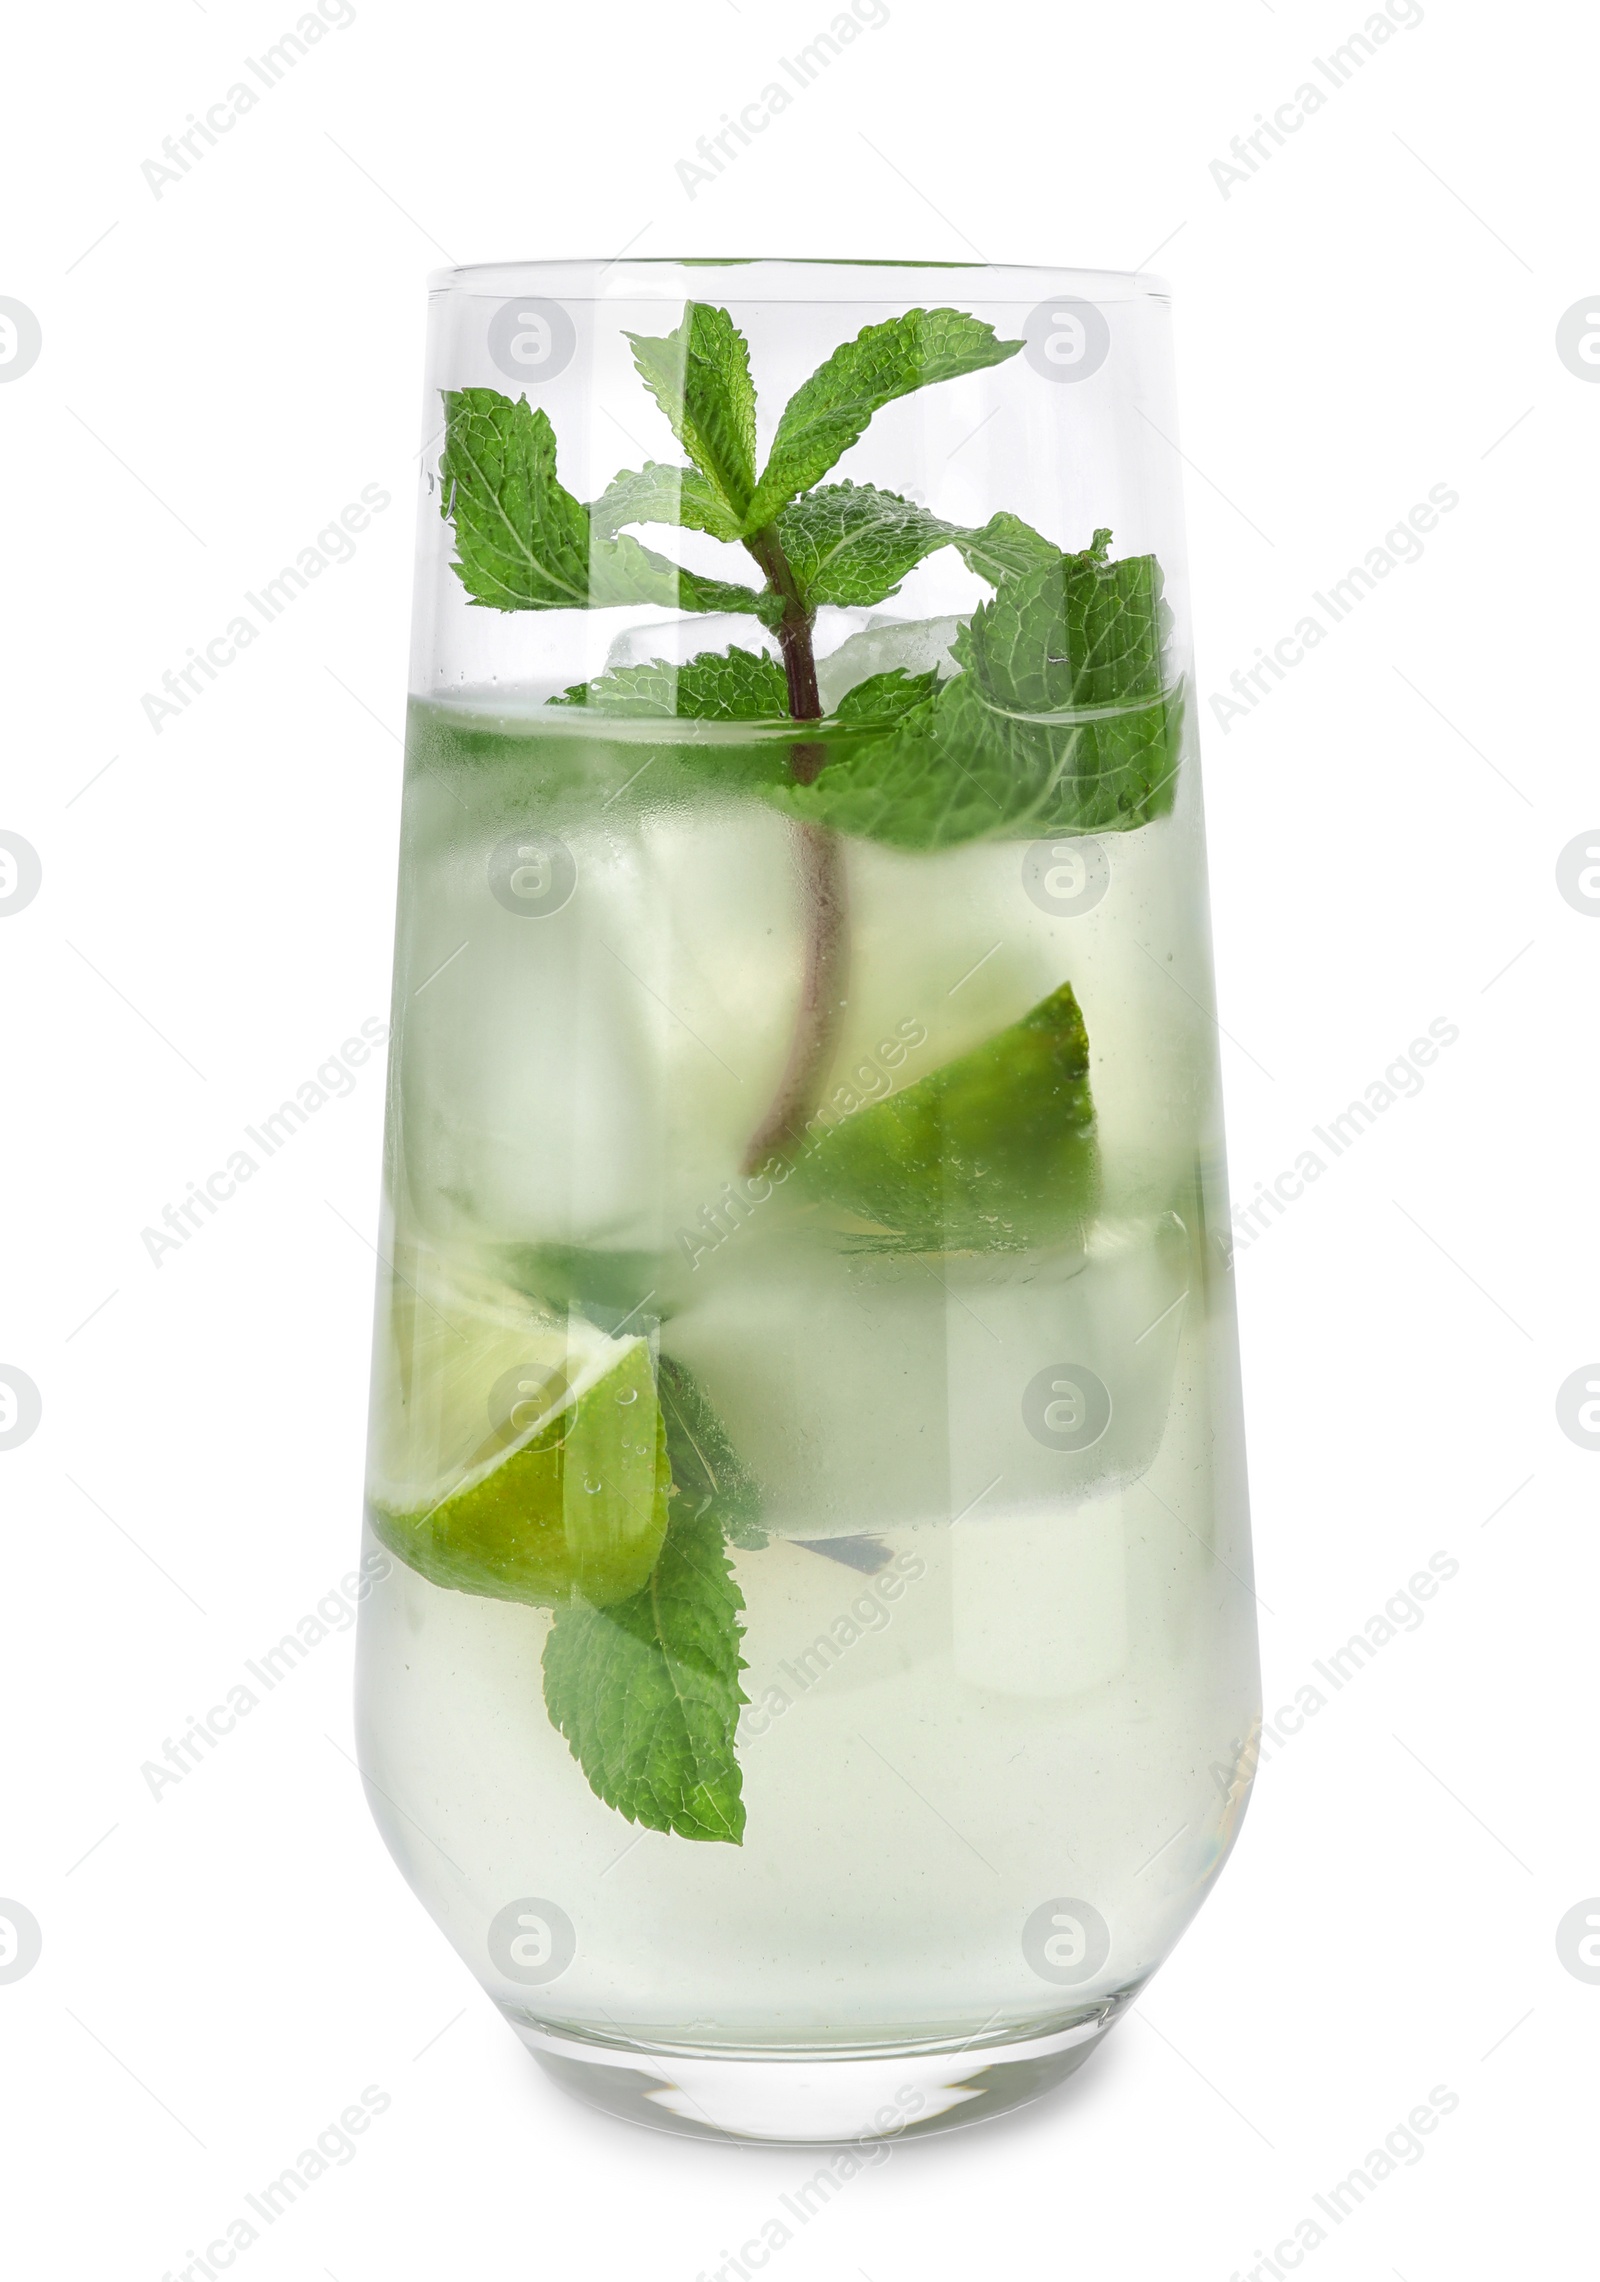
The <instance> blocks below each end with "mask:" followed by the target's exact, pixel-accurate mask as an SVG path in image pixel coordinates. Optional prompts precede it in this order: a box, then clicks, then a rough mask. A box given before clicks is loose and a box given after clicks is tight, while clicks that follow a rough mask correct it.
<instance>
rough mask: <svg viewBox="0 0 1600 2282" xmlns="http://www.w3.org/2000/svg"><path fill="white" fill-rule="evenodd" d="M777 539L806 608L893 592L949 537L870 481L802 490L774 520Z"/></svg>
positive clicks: (949, 530) (920, 510) (944, 528)
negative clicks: (790, 504)
mask: <svg viewBox="0 0 1600 2282" xmlns="http://www.w3.org/2000/svg"><path fill="white" fill-rule="evenodd" d="M778 537H779V539H780V541H781V542H782V546H783V551H784V553H785V555H787V557H788V559H789V567H790V569H791V570H792V571H793V572H794V575H795V581H796V583H797V585H798V586H799V589H800V593H801V597H802V599H803V600H804V602H805V603H806V605H807V606H808V607H809V608H812V609H814V608H815V607H816V606H817V605H818V604H819V603H823V602H834V603H841V604H844V605H847V606H848V605H856V606H860V605H863V604H866V603H870V602H883V601H886V600H887V599H888V597H889V596H890V595H891V594H894V593H895V592H896V591H897V590H898V588H899V585H900V581H901V580H902V579H903V578H904V577H905V575H906V573H907V572H908V571H911V570H914V569H915V568H916V566H917V564H918V563H920V562H921V561H922V559H923V557H924V556H925V555H931V554H933V553H934V552H935V550H936V549H938V548H940V547H943V546H948V544H949V543H950V541H951V540H952V539H953V538H955V537H956V531H955V528H954V526H953V525H952V524H949V523H943V522H941V521H940V519H939V517H938V516H937V515H930V514H929V512H928V510H927V509H926V508H925V507H918V506H917V505H916V503H915V502H914V501H912V500H910V499H901V498H900V497H899V496H898V495H897V494H896V493H895V492H892V491H879V490H877V489H876V488H875V486H874V485H872V484H870V483H863V484H854V483H831V484H825V485H823V486H822V487H821V488H820V489H819V490H816V491H808V492H807V493H806V494H805V496H804V498H802V499H797V500H796V501H795V502H794V504H793V505H792V506H790V507H786V508H785V509H784V510H783V512H782V514H781V515H780V516H779V517H778Z"/></svg>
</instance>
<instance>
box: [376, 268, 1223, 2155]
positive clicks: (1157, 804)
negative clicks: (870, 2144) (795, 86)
mask: <svg viewBox="0 0 1600 2282" xmlns="http://www.w3.org/2000/svg"><path fill="white" fill-rule="evenodd" d="M1173 433H1174V412H1173V404H1172V379H1171V370H1170V354H1169V340H1168V307H1167V300H1166V295H1165V293H1164V291H1163V290H1162V288H1161V287H1160V286H1159V285H1158V284H1157V283H1155V282H1153V281H1151V280H1150V279H1147V278H1141V277H1127V276H1114V275H1106V274H1091V273H1086V272H1073V271H1066V270H1051V269H1037V270H1030V269H995V268H981V267H976V266H970V267H969V266H960V265H955V266H942V265H941V266H931V265H929V266H922V265H918V266H895V265H887V264H862V265H854V264H831V263H830V264H820V263H804V262H743V263H741V262H727V263H721V262H709V263H708V262H697V263H682V264H679V263H671V262H661V263H650V262H634V261H617V262H609V263H586V262H570V263H555V264H548V265H533V264H529V265H521V264H518V265H513V266H508V267H489V268H479V269H468V270H458V271H452V272H449V273H447V274H445V275H444V276H442V277H441V278H439V279H438V280H437V281H436V283H435V287H434V292H433V300H432V316H431V324H430V331H429V372H428V385H427V395H426V410H425V435H426V438H427V442H426V448H425V451H424V454H423V461H422V466H423V476H424V496H423V500H422V508H421V519H420V551H419V558H418V566H417V587H416V593H417V615H416V641H415V655H414V668H413V677H412V685H411V687H412V696H411V711H410V731H409V737H408V742H407V749H406V782H405V803H404V822H403V830H402V853H401V870H400V889H399V919H398V941H397V949H396V961H395V983H394V1016H393V1041H392V1048H391V1064H390V1082H389V1113H388V1133H387V1148H386V1188H385V1234H384V1238H383V1244H382V1252H383V1258H384V1263H385V1265H384V1270H383V1273H382V1276H381V1280H380V1290H379V1297H378V1309H377V1329H376V1353H375V1365H374V1376H373V1403H372V1431H371V1452H370V1467H369V1478H368V1487H367V1530H368V1546H367V1574H368V1577H369V1578H370V1579H371V1580H372V1589H371V1591H370V1593H369V1595H368V1597H367V1599H366V1601H365V1604H364V1607H363V1611H362V1623H361V1634H360V1655H359V1673H360V1677H359V1721H360V1731H361V1751H362V1762H363V1766H364V1768H365V1770H366V1774H367V1777H368V1781H369V1790H370V1795H371V1800H372V1807H373V1812H374V1814H375V1815H376V1817H377V1820H378V1822H379V1825H380V1827H381V1828H382V1831H383V1834H384V1837H385V1839H386V1841H387V1843H388V1845H389V1847H390V1849H391V1851H392V1852H393V1854H394V1856H395V1859H396V1860H397V1862H398V1863H399V1864H400V1867H401V1869H402V1870H403V1872H404V1873H405V1876H406V1877H407V1879H408V1880H409V1881H410V1883H411V1885H412V1887H413V1889H414V1890H415V1892H416V1893H417V1895H418V1896H419V1898H420V1899H421V1901H422V1902H423V1904H424V1906H425V1907H426V1908H427V1909H428V1910H429V1912H430V1913H431V1914H432V1916H433V1917H434V1918H435V1919H436V1920H437V1922H438V1924H439V1925H440V1927H441V1928H442V1930H443V1931H444V1933H445V1934H446V1936H447V1937H448V1939H449V1940H450V1941H451V1942H453V1943H454V1944H455V1946H456V1948H457V1949H458V1951H459V1952H460V1954H461V1956H462V1957H463V1958H464V1959H465V1960H466V1961H467V1963H468V1964H469V1965H470V1966H471V1968H472V1970H473V1972H474V1973H475V1974H477V1976H478V1977H479V1979H480V1980H481V1981H482V1983H483V1985H484V1987H485V1988H486V1989H487V1990H488V1991H489V1993H490V1995H491V1996H492V1997H493V1999H494V2000H495V2002H496V2003H497V2004H498V2005H499V2007H500V2009H501V2011H502V2012H503V2013H504V2015H505V2016H506V2018H507V2019H508V2020H509V2021H510V2022H511V2023H512V2025H513V2026H514V2027H515V2028H516V2029H517V2031H518V2032H519V2034H520V2035H521V2036H522V2037H523V2038H524V2040H525V2041H526V2043H527V2044H528V2045H529V2046H530V2048H531V2049H532V2050H533V2052H534V2053H535V2054H536V2055H537V2056H538V2058H539V2059H540V2060H541V2061H542V2062H543V2064H544V2066H545V2067H546V2068H547V2069H548V2070H549V2071H550V2072H551V2073H552V2074H553V2075H555V2076H556V2077H557V2078H559V2079H560V2080H561V2081H562V2082H563V2083H565V2084H566V2085H568V2086H569V2087H570V2088H571V2089H572V2090H573V2091H575V2092H576V2093H578V2094H579V2095H581V2096H582V2097H584V2098H585V2099H588V2100H590V2101H592V2102H594V2103H596V2104H597V2105H599V2106H602V2107H604V2108H607V2109H610V2110H612V2111H614V2112H616V2113H618V2114H621V2115H624V2116H628V2117H631V2118H633V2119H635V2120H637V2121H640V2122H647V2123H652V2124H655V2125H657V2126H659V2127H661V2128H664V2129H667V2130H672V2131H679V2132H686V2133H697V2134H714V2135H732V2136H742V2137H753V2138H764V2139H780V2140H797V2139H798V2140H804V2139H840V2138H845V2137H852V2138H853V2137H871V2136H874V2135H888V2134H893V2133H897V2132H902V2131H913V2132H919V2131H926V2130H930V2129H937V2128H942V2127H945V2126H948V2125H951V2124H957V2123H966V2122H970V2121H972V2120H974V2119H975V2118H979V2117H983V2116H987V2115H991V2114H994V2113H996V2112H998V2111H1000V2110H1002V2109H1004V2108H1007V2107H1011V2106H1014V2105H1015V2104H1017V2103H1018V2102H1020V2101H1022V2100H1026V2099H1030V2098H1032V2097H1034V2096H1035V2095H1037V2094H1038V2093H1040V2092H1042V2091H1044V2090H1047V2089H1048V2088H1049V2087H1050V2086H1051V2085H1053V2084H1054V2083H1056V2082H1057V2081H1058V2080H1059V2079H1060V2078H1062V2077H1064V2076H1065V2075H1067V2074H1068V2073H1069V2072H1070V2071H1071V2070H1072V2069H1074V2068H1075V2067H1077V2066H1078V2064H1079V2063H1080V2062H1081V2061H1082V2060H1083V2059H1084V2058H1085V2057H1086V2056H1087V2055H1088V2053H1089V2052H1091V2051H1092V2050H1093V2048H1094V2046H1095V2044H1096V2043H1097V2042H1098V2040H1099V2039H1100V2038H1101V2037H1102V2036H1103V2035H1104V2034H1105V2032H1106V2030H1107V2029H1108V2028H1109V2027H1110V2026H1111V2024H1112V2023H1113V2022H1114V2021H1115V2020H1116V2019H1117V2018H1118V2017H1119V2015H1120V2014H1121V2012H1122V2011H1123V2010H1124V2008H1125V2007H1126V2006H1127V2005H1128V2004H1129V2003H1130V2002H1131V2001H1132V1999H1133V1998H1134V1996H1135V1995H1136V1993H1137V1992H1138V1990H1139V1988H1140V1987H1141V1986H1142V1984H1143V1983H1144V1982H1145V1980H1146V1979H1147V1978H1148V1977H1149V1975H1150V1974H1151V1973H1152V1972H1153V1971H1154V1969H1155V1967H1156V1966H1157V1965H1158V1964H1159V1963H1160V1962H1161V1960H1162V1958H1163V1957H1165V1956H1166V1954H1167V1952H1168V1950H1169V1949H1170V1948H1171V1947H1172V1945H1173V1943H1174V1942H1175V1941H1176V1939H1177V1938H1178V1935H1179V1934H1180V1933H1181V1932H1182V1931H1183V1928H1184V1927H1185V1925H1186V1924H1187V1923H1188V1921H1189V1919H1190V1918H1191V1917H1192V1916H1193V1914H1194V1912H1195V1910H1196V1909H1197V1907H1198V1906H1199V1903H1200V1901H1201V1899H1202V1897H1203V1895H1204V1894H1205V1892H1206V1890H1207V1888H1208V1886H1209V1885H1210V1883H1211V1880H1212V1879H1213V1878H1214V1876H1215V1875H1216V1873H1217V1870H1218V1868H1219V1867H1220V1865H1221V1863H1222V1861H1223V1859H1224V1857H1225V1856H1226V1854H1227V1852H1228V1849H1229V1846H1230V1844H1231V1843H1232V1840H1233V1836H1234V1833H1235V1831H1236V1829H1237V1827H1238V1823H1239V1818H1240V1815H1241V1813H1242V1810H1243V1804H1244V1799H1245V1795H1246V1791H1247V1788H1248V1773H1249V1768H1250V1765H1251V1744H1252V1736H1253V1730H1254V1724H1255V1721H1256V1717H1257V1711H1258V1702H1257V1675H1256V1655H1255V1635H1254V1622H1253V1603H1252V1596H1251V1591H1250V1586H1249V1582H1248V1580H1249V1576H1250V1555H1249V1545H1248V1525H1247V1514H1246V1495H1245V1480H1244V1465H1243V1452H1242V1444H1241V1427H1240V1401H1239V1391H1238V1380H1237V1364H1236V1343H1235V1331H1234V1315H1233V1289H1232V1278H1231V1274H1230V1269H1229V1243H1228V1233H1227V1232H1228V1210H1227V1203H1226V1196H1225V1186H1224V1170H1223V1154H1222V1133H1221V1121H1220V1115H1219V1103H1218V1074H1217V1053H1216V1028H1215V1023H1214V1020H1213V1016H1212V1011H1211V1005H1212V983H1211V968H1210V948H1209V927H1208V918H1207V905H1206V879H1205V855H1204V843H1203V836H1202V825H1201V801H1200V783H1199V773H1198V767H1197V760H1196V754H1195V749H1194V740H1193V730H1192V721H1193V705H1192V701H1191V697H1190V690H1189V664H1188V659H1189V638H1188V613H1187V608H1186V599H1185V594H1184V585H1183V541H1182V529H1181V522H1180V503H1179V497H1178V487H1177V463H1176V458H1175V454H1174V451H1173V448H1172V446H1171V444H1170V443H1169V442H1168V441H1167V440H1166V439H1168V438H1170V437H1171V436H1172V435H1173Z"/></svg>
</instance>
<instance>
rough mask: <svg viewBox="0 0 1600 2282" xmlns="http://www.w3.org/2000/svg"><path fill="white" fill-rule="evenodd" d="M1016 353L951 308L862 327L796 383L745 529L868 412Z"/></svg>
mask: <svg viewBox="0 0 1600 2282" xmlns="http://www.w3.org/2000/svg"><path fill="white" fill-rule="evenodd" d="M1021 347H1022V343H1021V342H1020V341H998V340H996V339H995V334H994V327H993V326H992V325H985V324H983V323H982V322H981V321H980V320H979V319H978V318H976V317H968V316H965V315H963V314H962V312H961V311H960V310H957V309H909V310H907V311H906V313H905V315H904V316H901V317H891V318H890V319H889V320H888V322H887V323H885V324H882V325H868V326H866V327H865V328H864V329H863V330H862V331H861V332H860V333H858V334H857V335H856V338H855V339H854V340H853V341H845V342H842V343H841V344H840V346H839V347H838V348H836V349H835V350H834V352H833V354H832V356H831V357H829V358H828V359H827V360H826V362H825V363H823V364H821V365H819V366H818V367H817V370H816V371H815V372H814V373H813V374H812V375H811V378H810V379H809V380H807V381H802V383H801V385H800V386H799V388H797V389H796V390H795V393H794V394H793V396H791V397H790V399H789V401H788V403H787V404H786V405H785V406H784V409H783V415H782V418H781V419H780V420H779V422H778V432H777V434H776V436H774V438H773V441H772V451H771V453H770V455H769V456H768V459H767V464H766V466H765V468H764V469H763V470H762V474H761V480H760V482H759V483H758V484H757V485H756V487H755V491H754V494H753V496H751V497H750V498H749V499H748V502H747V509H746V515H745V526H744V527H745V529H746V530H747V531H755V530H759V529H761V528H762V526H763V525H765V524H767V523H770V522H771V521H772V519H773V517H774V516H775V515H776V514H777V513H778V510H779V509H780V508H782V507H785V506H787V505H788V503H789V501H790V500H791V499H794V498H796V497H797V496H798V494H799V493H800V492H802V491H809V490H810V489H811V486H812V485H813V484H814V483H816V482H818V481H819V480H820V478H821V477H823V476H825V475H826V474H827V472H828V470H829V468H831V467H832V466H833V464H834V462H835V461H836V460H838V459H840V458H842V457H843V455H844V454H845V453H846V452H847V451H849V449H850V447H851V446H852V444H857V443H859V442H860V441H861V438H862V436H863V435H864V434H865V432H866V427H867V423H868V421H869V420H870V419H871V418H872V415H873V414H874V412H878V411H881V410H882V408H883V406H884V405H886V404H892V403H893V401H894V399H895V398H896V397H897V396H909V395H910V394H911V392H912V390H913V389H917V388H930V387H932V386H933V384H934V383H935V382H936V381H941V380H954V379H955V378H957V377H958V376H959V375H960V374H962V373H967V372H980V371H982V369H983V368H984V367H985V366H986V365H993V364H1003V363H1004V362H1005V360H1006V358H1007V357H1014V356H1015V355H1016V353H1017V351H1018V350H1019V349H1020V348H1021ZM669 417H670V415H669ZM702 464H703V463H702Z"/></svg>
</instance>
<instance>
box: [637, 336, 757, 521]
mask: <svg viewBox="0 0 1600 2282" xmlns="http://www.w3.org/2000/svg"><path fill="white" fill-rule="evenodd" d="M627 338H628V340H629V342H630V343H631V345H632V348H633V361H634V365H635V367H636V368H637V370H638V374H639V378H640V379H641V380H642V381H643V382H644V384H645V386H646V388H648V389H649V391H650V393H651V395H652V396H653V397H654V398H655V400H656V402H657V403H658V404H659V405H660V407H661V409H662V411H663V412H664V413H665V414H666V416H667V420H668V423H669V424H670V426H671V429H672V433H673V434H674V435H675V436H676V437H677V439H678V441H679V443H680V444H681V445H682V446H683V448H684V450H685V451H686V452H687V453H688V455H689V457H690V459H692V460H693V462H694V464H695V466H696V467H697V468H698V469H699V470H700V473H701V474H702V475H703V476H704V477H705V478H706V480H707V482H708V483H709V484H710V485H711V487H712V490H713V492H714V493H715V495H716V502H717V512H718V515H719V518H720V519H721V520H723V521H725V522H726V524H727V526H728V528H727V529H726V530H725V531H719V532H718V533H717V536H718V537H719V538H720V537H730V538H731V537H733V536H734V535H735V534H736V533H737V532H739V531H740V530H741V529H742V528H743V527H744V516H745V512H746V510H747V508H748V507H749V505H750V495H751V492H752V491H753V490H754V488H755V480H756V392H755V387H754V384H753V383H752V381H751V378H750V351H749V347H748V345H747V344H746V341H745V337H744V335H743V334H742V333H741V332H740V331H739V328H738V327H737V325H735V323H734V321H733V319H732V318H731V317H730V316H729V315H728V312H727V311H726V309H714V308H712V307H711V306H710V304H709V303H707V302H704V301H691V302H690V303H689V304H688V306H687V307H686V308H685V310H684V313H683V323H682V324H681V325H680V326H679V327H678V328H677V330H676V331H675V332H671V333H666V334H663V335H662V336H661V337H660V338H659V339H656V338H653V337H650V336H648V335H645V334H641V333H630V334H628V336H627ZM707 527H708V526H702V528H707Z"/></svg>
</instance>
